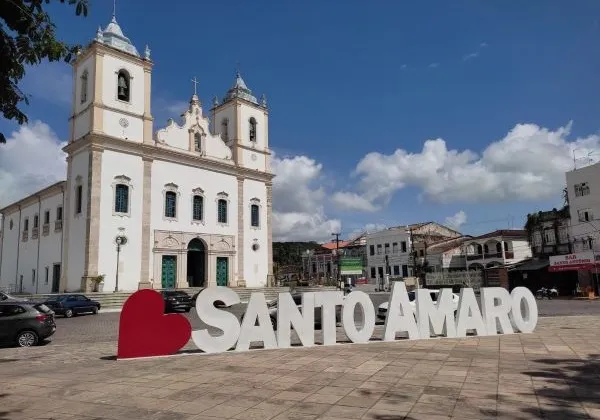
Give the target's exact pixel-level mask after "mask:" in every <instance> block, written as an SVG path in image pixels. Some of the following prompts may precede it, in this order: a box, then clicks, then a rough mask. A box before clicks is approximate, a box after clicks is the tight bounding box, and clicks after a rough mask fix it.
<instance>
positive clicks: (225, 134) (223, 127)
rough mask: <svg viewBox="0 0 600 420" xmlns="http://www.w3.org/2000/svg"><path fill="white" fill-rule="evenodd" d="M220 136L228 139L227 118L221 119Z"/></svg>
mask: <svg viewBox="0 0 600 420" xmlns="http://www.w3.org/2000/svg"><path fill="white" fill-rule="evenodd" d="M221 137H222V138H223V140H225V141H227V140H229V120H228V119H227V118H224V119H223V121H221Z"/></svg>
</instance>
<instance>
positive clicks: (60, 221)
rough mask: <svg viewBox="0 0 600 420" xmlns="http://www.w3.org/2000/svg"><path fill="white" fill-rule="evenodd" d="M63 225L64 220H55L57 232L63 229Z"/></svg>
mask: <svg viewBox="0 0 600 420" xmlns="http://www.w3.org/2000/svg"><path fill="white" fill-rule="evenodd" d="M62 227H63V222H62V220H57V221H55V222H54V231H55V232H59V231H61V230H62Z"/></svg>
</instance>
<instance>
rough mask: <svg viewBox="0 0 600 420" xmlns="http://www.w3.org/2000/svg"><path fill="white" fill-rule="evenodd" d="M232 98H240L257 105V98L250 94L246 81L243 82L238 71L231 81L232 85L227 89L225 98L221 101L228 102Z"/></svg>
mask: <svg viewBox="0 0 600 420" xmlns="http://www.w3.org/2000/svg"><path fill="white" fill-rule="evenodd" d="M233 98H241V99H244V100H246V101H248V102H252V103H253V104H256V105H258V100H257V99H256V97H255V96H254V95H252V91H251V90H250V89H248V86H246V82H244V79H242V76H241V75H240V72H239V71H238V72H237V74H236V76H235V82H234V83H233V86H232V87H231V89H229V90H228V91H227V94H226V95H225V98H223V102H224V103H225V102H228V101H230V100H232V99H233Z"/></svg>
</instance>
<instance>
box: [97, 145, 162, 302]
mask: <svg viewBox="0 0 600 420" xmlns="http://www.w3.org/2000/svg"><path fill="white" fill-rule="evenodd" d="M119 176H126V177H128V178H130V181H129V182H130V184H131V185H130V188H129V214H128V215H123V214H119V213H115V212H114V208H115V207H114V205H115V201H114V199H115V190H114V186H115V184H116V183H120V182H121V181H117V180H115V177H119ZM101 179H102V187H101V192H100V203H95V205H96V206H100V238H99V244H100V246H99V250H98V251H99V254H98V274H104V275H105V278H104V290H106V291H112V290H114V289H115V283H116V271H117V252H116V245H115V237H116V236H117V234H118V233H119V228H125V230H124V234H125V236H127V239H128V242H127V244H126V245H124V246H122V247H121V252H120V255H119V290H137V288H138V283H139V281H140V270H141V247H142V244H141V242H140V241H141V238H142V205H143V203H142V198H143V197H142V193H143V162H142V159H141V158H140V157H139V156H133V155H128V154H125V153H117V152H112V151H108V150H105V151H104V152H103V153H102V173H101ZM148 204H150V203H148Z"/></svg>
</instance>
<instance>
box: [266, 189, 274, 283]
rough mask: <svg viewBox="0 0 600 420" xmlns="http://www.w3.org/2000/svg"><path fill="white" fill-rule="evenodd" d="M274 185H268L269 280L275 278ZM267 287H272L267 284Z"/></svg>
mask: <svg viewBox="0 0 600 420" xmlns="http://www.w3.org/2000/svg"><path fill="white" fill-rule="evenodd" d="M272 221H273V183H272V182H268V183H267V264H268V266H269V270H268V272H267V274H268V275H269V279H272V276H273V224H272ZM271 283H272V280H271ZM267 286H270V284H269V283H267Z"/></svg>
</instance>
